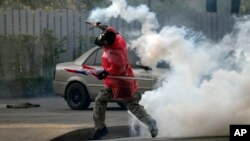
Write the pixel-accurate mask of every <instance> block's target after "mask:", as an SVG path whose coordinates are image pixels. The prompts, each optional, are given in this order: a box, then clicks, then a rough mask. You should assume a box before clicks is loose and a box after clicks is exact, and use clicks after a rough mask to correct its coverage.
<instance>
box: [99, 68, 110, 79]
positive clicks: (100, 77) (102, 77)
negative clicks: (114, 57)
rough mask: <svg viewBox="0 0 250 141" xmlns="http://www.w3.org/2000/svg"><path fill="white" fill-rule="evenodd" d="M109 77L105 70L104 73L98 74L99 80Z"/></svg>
mask: <svg viewBox="0 0 250 141" xmlns="http://www.w3.org/2000/svg"><path fill="white" fill-rule="evenodd" d="M108 75H109V73H108V72H107V71H105V70H103V71H101V72H98V73H97V78H98V79H99V80H102V79H105V78H106V77H107V76H108Z"/></svg>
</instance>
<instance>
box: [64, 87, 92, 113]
mask: <svg viewBox="0 0 250 141" xmlns="http://www.w3.org/2000/svg"><path fill="white" fill-rule="evenodd" d="M66 101H67V103H68V105H69V107H70V108H71V109H73V110H83V109H87V108H88V107H89V105H90V102H91V101H90V98H89V94H88V92H87V90H86V88H85V87H84V86H83V85H82V84H80V83H72V84H70V85H69V87H68V89H67V91H66Z"/></svg>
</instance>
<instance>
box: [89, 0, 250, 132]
mask: <svg viewBox="0 0 250 141" xmlns="http://www.w3.org/2000/svg"><path fill="white" fill-rule="evenodd" d="M133 10H135V11H137V12H136V13H139V14H133V16H129V15H131V13H135V11H133ZM139 15H140V16H139ZM118 16H120V17H121V18H123V19H125V20H127V21H128V22H130V21H134V20H138V21H140V22H141V23H142V25H143V26H142V30H141V32H142V34H141V36H140V37H138V38H137V39H135V40H133V41H131V45H130V46H131V47H132V48H136V50H137V51H138V54H139V56H140V57H141V60H142V62H143V63H144V64H145V65H149V66H151V67H154V66H155V65H156V63H157V62H158V61H159V60H167V61H169V62H170V63H171V65H172V71H171V73H170V75H166V76H167V77H166V79H167V82H166V81H163V82H162V84H161V85H160V87H158V88H156V89H155V90H152V91H147V92H146V93H145V94H144V95H143V98H142V101H141V104H142V105H144V107H145V108H146V110H147V111H148V113H149V114H151V115H152V116H153V118H155V119H156V120H157V123H158V126H159V135H160V136H167V137H173V136H175V137H176V136H203V135H206V136H208V135H227V134H229V133H228V131H229V125H230V124H247V123H248V124H249V123H250V119H249V116H250V96H249V94H250V87H249V84H250V77H249V76H250V62H249V61H250V48H249V45H250V40H249V37H250V16H245V17H240V18H238V19H237V22H236V24H235V28H234V30H233V32H232V33H231V34H228V35H226V36H225V37H224V38H223V39H222V40H221V41H220V42H219V43H212V42H211V41H208V40H201V41H199V39H200V38H201V37H202V36H201V35H199V34H192V36H191V37H190V33H191V32H190V30H188V29H185V28H177V27H174V26H172V27H169V26H168V27H167V26H166V27H163V28H162V29H161V30H160V31H159V32H156V29H157V28H158V22H157V20H156V17H155V14H153V13H152V12H150V11H149V10H148V8H147V7H146V6H144V5H141V6H138V7H131V6H128V5H127V3H126V1H125V0H113V1H112V5H111V6H110V7H108V8H105V9H96V10H94V11H93V12H92V13H91V15H90V19H94V20H100V21H101V20H102V18H104V19H106V20H107V19H108V18H110V17H118ZM143 16H146V17H145V18H142V17H143ZM162 77H164V76H162Z"/></svg>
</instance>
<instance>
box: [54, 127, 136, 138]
mask: <svg viewBox="0 0 250 141" xmlns="http://www.w3.org/2000/svg"><path fill="white" fill-rule="evenodd" d="M108 130H109V134H108V135H107V136H105V137H104V138H103V139H116V138H126V137H132V136H131V135H130V132H129V127H128V126H112V127H108ZM93 132H94V129H93V128H84V129H78V130H75V131H71V132H69V133H66V134H63V135H61V136H58V137H56V138H54V139H52V140H50V141H83V140H88V138H89V137H90V136H91V135H92V133H93Z"/></svg>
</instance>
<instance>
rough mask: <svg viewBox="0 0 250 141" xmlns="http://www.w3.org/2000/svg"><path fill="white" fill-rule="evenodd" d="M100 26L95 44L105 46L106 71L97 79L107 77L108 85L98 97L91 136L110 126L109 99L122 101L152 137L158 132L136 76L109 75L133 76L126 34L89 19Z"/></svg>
mask: <svg viewBox="0 0 250 141" xmlns="http://www.w3.org/2000/svg"><path fill="white" fill-rule="evenodd" d="M88 24H91V25H92V26H94V27H98V28H100V29H101V30H103V32H102V33H101V34H100V35H99V36H98V37H97V38H96V40H95V44H96V45H98V46H100V47H102V48H103V49H104V52H103V55H102V66H103V69H104V70H103V71H101V72H99V73H98V74H97V77H98V79H100V80H103V79H104V85H105V88H104V89H103V90H101V91H100V93H99V94H98V96H97V97H96V99H95V106H94V112H93V118H94V122H95V129H96V130H95V133H94V134H93V136H91V137H90V139H91V140H96V139H99V138H101V137H102V136H105V135H106V134H107V133H108V130H107V128H106V125H105V112H106V106H107V102H108V101H111V100H118V101H119V102H121V103H123V104H124V105H125V106H126V107H127V108H128V109H129V110H130V111H131V112H132V113H133V114H134V115H135V116H136V117H137V118H138V119H139V120H141V121H142V122H143V123H145V124H146V125H147V126H148V127H149V131H150V133H151V135H152V137H156V136H157V134H158V128H157V126H156V121H155V120H154V119H153V118H152V117H151V116H150V115H149V114H147V112H146V111H145V109H144V107H143V106H141V105H139V101H140V99H141V93H139V92H138V84H137V82H136V80H135V79H120V78H112V77H107V76H108V75H110V76H123V77H130V78H133V77H134V74H133V71H132V68H131V66H130V64H129V61H128V48H127V45H126V42H125V40H124V39H123V37H122V36H121V35H120V34H119V33H117V32H116V31H115V29H114V28H113V27H109V26H106V25H103V24H101V23H100V22H98V23H89V22H88Z"/></svg>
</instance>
